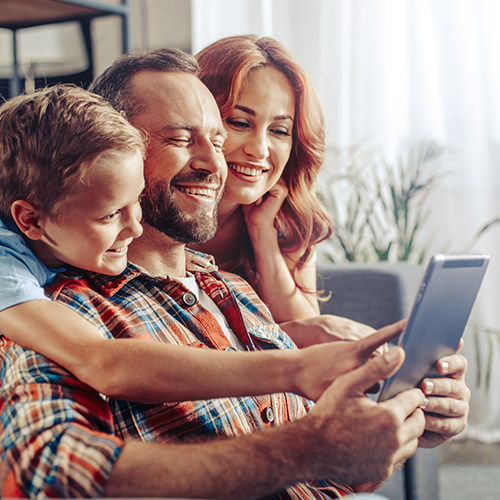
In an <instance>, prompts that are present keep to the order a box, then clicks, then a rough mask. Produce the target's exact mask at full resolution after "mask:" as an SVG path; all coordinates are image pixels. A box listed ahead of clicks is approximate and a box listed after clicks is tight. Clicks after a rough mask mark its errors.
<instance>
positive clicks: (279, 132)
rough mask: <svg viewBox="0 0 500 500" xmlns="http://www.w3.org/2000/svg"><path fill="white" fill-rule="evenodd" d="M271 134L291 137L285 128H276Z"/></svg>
mask: <svg viewBox="0 0 500 500" xmlns="http://www.w3.org/2000/svg"><path fill="white" fill-rule="evenodd" d="M271 132H272V133H273V134H276V135H283V136H286V137H289V136H290V131H289V130H288V129H284V128H274V129H272V130H271Z"/></svg>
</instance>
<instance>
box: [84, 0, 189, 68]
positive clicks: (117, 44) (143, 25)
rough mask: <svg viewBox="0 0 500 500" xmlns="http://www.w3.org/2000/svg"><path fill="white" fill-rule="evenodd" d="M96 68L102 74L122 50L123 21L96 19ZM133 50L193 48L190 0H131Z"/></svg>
mask: <svg viewBox="0 0 500 500" xmlns="http://www.w3.org/2000/svg"><path fill="white" fill-rule="evenodd" d="M92 35H93V40H94V52H95V71H96V74H99V73H101V72H102V71H103V70H104V69H105V68H106V67H107V66H109V64H111V62H112V61H113V60H114V59H115V58H116V57H117V56H118V55H119V54H120V53H121V27H120V21H119V19H118V18H115V17H105V18H100V19H96V20H94V21H93V25H92ZM131 38H132V44H131V45H132V47H131V48H132V50H140V49H156V48H160V47H178V48H180V49H183V50H186V51H188V52H189V51H190V49H191V2H190V0H132V1H131Z"/></svg>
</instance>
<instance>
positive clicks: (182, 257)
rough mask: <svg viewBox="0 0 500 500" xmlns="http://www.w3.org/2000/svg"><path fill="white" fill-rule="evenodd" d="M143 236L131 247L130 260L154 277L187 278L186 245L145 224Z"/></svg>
mask: <svg viewBox="0 0 500 500" xmlns="http://www.w3.org/2000/svg"><path fill="white" fill-rule="evenodd" d="M143 227H144V232H143V234H142V236H141V237H140V238H138V239H136V240H134V241H133V242H132V244H131V245H130V246H129V251H128V260H129V261H130V262H132V263H133V264H137V265H138V266H141V267H142V268H144V269H145V270H146V271H147V272H148V273H151V274H153V275H162V276H163V275H168V276H171V277H175V278H182V277H184V276H186V254H185V248H184V247H185V245H184V244H183V243H179V242H178V241H175V240H173V239H172V238H170V237H169V236H166V235H165V234H163V233H162V232H160V231H158V230H157V229H155V228H153V227H151V226H149V225H148V224H145V223H143Z"/></svg>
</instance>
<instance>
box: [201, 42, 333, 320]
mask: <svg viewBox="0 0 500 500" xmlns="http://www.w3.org/2000/svg"><path fill="white" fill-rule="evenodd" d="M197 59H198V62H199V64H200V67H201V79H202V81H203V82H204V83H205V84H206V85H207V87H208V88H209V89H210V90H211V91H212V93H213V94H214V96H215V99H216V101H217V103H218V105H219V108H220V111H221V115H222V119H223V121H224V124H225V126H226V130H227V132H228V138H227V140H226V142H225V144H224V151H225V157H226V161H227V163H228V167H229V174H228V179H227V183H226V189H225V192H224V195H223V197H222V200H221V203H220V205H219V212H218V213H219V229H218V231H217V234H216V236H215V238H213V239H212V240H211V241H209V242H208V243H206V244H203V245H200V246H198V247H197V248H199V249H201V250H203V251H206V252H207V253H210V254H212V255H214V256H215V258H216V261H217V262H218V264H219V266H220V267H221V268H222V269H225V270H228V271H232V272H235V273H237V274H240V275H242V276H244V277H245V278H246V279H248V280H249V281H250V282H251V283H252V284H253V285H254V287H255V288H256V289H257V291H258V292H259V294H260V296H261V297H262V298H263V299H264V300H265V302H266V303H267V304H268V306H269V308H270V309H271V311H272V313H273V316H274V317H275V319H276V321H278V322H284V321H288V320H296V319H303V318H308V317H312V316H317V315H318V314H319V305H318V294H317V291H316V263H315V246H316V245H317V244H318V243H319V242H320V241H322V240H324V239H326V238H328V237H329V235H330V234H331V232H332V225H331V222H330V219H329V217H328V215H327V214H326V212H325V211H324V209H323V208H322V207H321V205H320V204H319V202H318V200H317V198H316V195H315V181H316V176H317V173H318V171H319V169H320V167H321V165H322V164H323V160H324V150H325V138H324V126H323V114H322V110H321V107H320V104H319V101H318V98H317V96H316V93H315V91H314V89H313V86H312V83H311V81H310V78H309V76H308V75H307V73H306V72H305V71H304V70H303V69H302V68H301V67H300V66H299V64H298V63H297V62H296V61H295V59H294V58H293V56H292V55H291V54H290V53H289V52H288V50H287V49H286V48H285V47H283V45H281V44H280V43H279V42H277V41H276V40H273V39H272V38H260V39H259V38H258V37H256V36H252V35H250V36H233V37H228V38H224V39H222V40H219V41H217V42H215V43H213V44H211V45H210V46H208V47H207V48H206V49H204V50H202V51H201V52H200V53H199V54H198V55H197Z"/></svg>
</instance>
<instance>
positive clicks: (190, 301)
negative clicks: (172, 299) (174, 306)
mask: <svg viewBox="0 0 500 500" xmlns="http://www.w3.org/2000/svg"><path fill="white" fill-rule="evenodd" d="M182 301H183V302H184V304H186V305H187V306H193V305H194V304H196V295H195V294H194V293H191V292H186V293H184V295H183V296H182Z"/></svg>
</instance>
